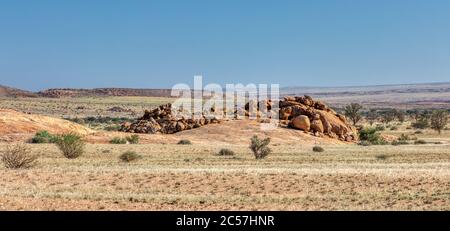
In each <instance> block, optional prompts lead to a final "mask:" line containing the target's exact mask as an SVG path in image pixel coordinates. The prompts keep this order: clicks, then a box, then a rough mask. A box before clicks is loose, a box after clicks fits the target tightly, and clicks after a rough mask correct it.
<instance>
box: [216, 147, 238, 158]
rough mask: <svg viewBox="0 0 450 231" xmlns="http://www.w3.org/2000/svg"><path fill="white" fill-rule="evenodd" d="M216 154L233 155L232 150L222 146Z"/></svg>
mask: <svg viewBox="0 0 450 231" xmlns="http://www.w3.org/2000/svg"><path fill="white" fill-rule="evenodd" d="M217 155H218V156H234V151H233V150H231V149H228V148H222V149H220V151H219V152H218V153H217Z"/></svg>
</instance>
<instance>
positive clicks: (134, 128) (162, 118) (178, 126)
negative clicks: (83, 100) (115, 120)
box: [120, 104, 220, 134]
mask: <svg viewBox="0 0 450 231" xmlns="http://www.w3.org/2000/svg"><path fill="white" fill-rule="evenodd" d="M212 123H220V120H218V119H216V118H209V117H208V118H207V117H205V116H201V117H200V118H198V119H185V118H178V117H176V116H175V115H173V114H172V105H171V104H165V105H161V106H159V107H158V108H156V109H153V110H151V111H145V112H144V115H143V116H142V117H141V118H139V119H138V120H137V121H136V122H134V123H124V124H122V127H121V129H120V130H121V131H124V132H133V133H149V134H155V133H163V134H172V133H176V132H180V131H183V130H189V129H193V128H198V127H201V126H204V125H207V124H212Z"/></svg>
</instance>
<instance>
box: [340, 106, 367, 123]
mask: <svg viewBox="0 0 450 231" xmlns="http://www.w3.org/2000/svg"><path fill="white" fill-rule="evenodd" d="M362 109H363V106H362V105H360V104H358V103H352V104H350V105H347V106H346V107H345V108H344V114H345V116H346V117H347V118H349V119H350V120H351V121H352V123H353V125H354V126H355V125H356V124H357V123H358V122H359V121H360V120H361V118H362V116H361V110H362Z"/></svg>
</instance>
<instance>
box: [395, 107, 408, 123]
mask: <svg viewBox="0 0 450 231" xmlns="http://www.w3.org/2000/svg"><path fill="white" fill-rule="evenodd" d="M394 114H395V117H396V118H397V120H398V121H399V122H401V123H403V122H405V119H406V118H405V112H404V111H402V110H397V109H394Z"/></svg>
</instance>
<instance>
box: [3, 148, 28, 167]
mask: <svg viewBox="0 0 450 231" xmlns="http://www.w3.org/2000/svg"><path fill="white" fill-rule="evenodd" d="M0 160H1V161H2V163H3V165H4V166H5V168H10V169H19V168H31V167H33V166H34V165H35V164H36V160H37V156H35V155H31V152H30V150H29V149H28V148H27V147H26V146H25V145H23V144H16V145H8V146H7V147H6V150H5V151H4V152H3V153H2V154H1V155H0Z"/></svg>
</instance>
